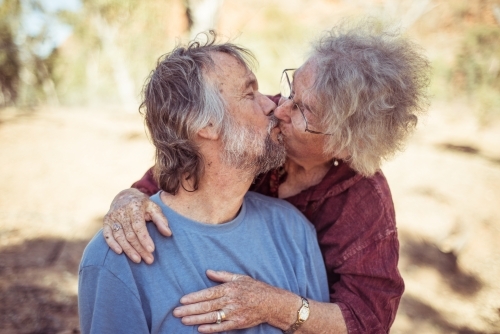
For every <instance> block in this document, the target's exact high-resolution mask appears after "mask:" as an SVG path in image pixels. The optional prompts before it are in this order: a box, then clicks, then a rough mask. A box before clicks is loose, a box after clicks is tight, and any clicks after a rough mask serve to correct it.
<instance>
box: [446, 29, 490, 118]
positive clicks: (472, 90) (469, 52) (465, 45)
mask: <svg viewBox="0 0 500 334" xmlns="http://www.w3.org/2000/svg"><path fill="white" fill-rule="evenodd" d="M451 82H452V85H453V88H454V90H455V91H456V92H457V93H458V94H463V93H466V94H467V96H469V98H471V99H474V100H476V101H477V102H478V103H479V116H480V118H481V120H482V121H483V122H485V121H487V120H488V118H489V116H492V115H493V114H499V115H500V27H498V26H486V25H480V26H476V27H473V28H471V29H470V30H469V31H468V32H467V34H466V36H465V38H464V40H463V42H462V45H461V48H460V50H459V53H458V54H457V57H456V63H455V66H454V67H453V68H452V71H451Z"/></svg>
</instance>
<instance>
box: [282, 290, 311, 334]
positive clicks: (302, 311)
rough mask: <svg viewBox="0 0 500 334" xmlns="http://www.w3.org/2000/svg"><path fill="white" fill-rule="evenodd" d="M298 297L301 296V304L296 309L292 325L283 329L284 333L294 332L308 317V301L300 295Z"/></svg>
mask: <svg viewBox="0 0 500 334" xmlns="http://www.w3.org/2000/svg"><path fill="white" fill-rule="evenodd" d="M300 298H302V306H301V307H300V308H299V310H298V311H297V321H295V323H294V324H293V325H292V327H290V328H288V329H287V330H286V331H283V333H285V334H292V333H294V332H295V331H296V330H297V329H299V327H300V326H301V325H302V324H303V323H304V322H305V321H306V320H307V319H308V318H309V311H310V310H309V302H308V301H307V299H305V298H304V297H302V296H301V297H300Z"/></svg>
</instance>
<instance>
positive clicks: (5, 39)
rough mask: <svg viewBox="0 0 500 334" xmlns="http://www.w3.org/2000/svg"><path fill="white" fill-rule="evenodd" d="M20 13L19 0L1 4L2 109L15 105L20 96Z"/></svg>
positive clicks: (9, 0)
mask: <svg viewBox="0 0 500 334" xmlns="http://www.w3.org/2000/svg"><path fill="white" fill-rule="evenodd" d="M19 13H20V3H19V0H4V1H3V2H1V3H0V94H1V95H0V107H4V106H7V105H10V104H14V103H15V102H16V100H17V96H18V87H19V76H20V71H21V63H20V59H19V50H18V48H17V45H16V43H15V41H14V39H15V32H14V29H15V28H16V22H15V21H14V20H13V19H12V18H13V17H15V16H18V15H19Z"/></svg>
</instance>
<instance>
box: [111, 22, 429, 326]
mask: <svg viewBox="0 0 500 334" xmlns="http://www.w3.org/2000/svg"><path fill="white" fill-rule="evenodd" d="M428 72H429V65H428V62H427V60H426V59H425V57H424V56H422V54H421V53H420V51H419V49H418V48H417V47H416V46H415V45H414V44H412V43H411V42H409V41H408V40H405V39H403V38H400V37H399V36H397V35H394V34H388V33H383V32H378V31H377V30H376V27H375V26H374V25H371V24H364V25H358V26H356V27H354V28H352V27H345V26H343V27H339V28H336V29H333V30H332V31H330V32H328V33H327V34H325V35H324V36H323V37H322V38H321V39H319V40H318V41H317V42H316V43H314V44H313V48H312V52H311V53H310V56H309V58H308V59H307V61H306V62H305V64H304V65H302V66H301V67H300V68H299V69H297V70H285V71H284V72H283V75H282V82H281V94H280V95H279V96H276V97H274V99H275V100H279V101H277V102H279V106H278V107H277V108H276V110H275V112H274V114H275V115H276V117H278V118H279V119H280V129H281V132H282V134H283V139H284V141H285V144H286V148H287V161H286V163H285V165H283V166H282V167H280V168H278V169H276V170H273V171H271V172H268V173H267V174H265V175H261V176H260V177H259V178H258V179H257V180H256V182H255V185H254V187H253V189H252V190H254V191H258V192H260V193H263V194H266V195H269V196H273V197H279V198H283V199H285V200H287V201H288V202H290V203H292V204H293V205H295V206H296V207H297V208H298V209H299V210H300V211H301V212H302V213H303V214H304V215H305V216H306V217H307V218H308V219H309V220H310V221H311V222H312V223H313V225H314V226H315V227H316V231H317V235H318V242H319V245H320V249H321V251H322V254H323V258H324V261H325V266H326V269H327V274H328V280H329V285H330V303H319V302H315V301H313V300H310V301H308V305H306V304H307V302H303V299H302V298H300V296H297V295H294V294H292V293H290V292H288V291H285V290H281V289H277V288H274V287H272V286H269V285H267V284H264V283H262V282H259V281H257V280H255V279H252V278H250V277H248V276H243V275H236V274H232V273H228V272H214V271H207V275H208V276H209V277H210V278H211V279H212V280H213V281H216V282H220V283H223V284H220V285H217V286H214V287H212V288H210V289H207V290H202V291H199V292H195V293H192V294H189V295H186V296H184V297H183V298H182V299H181V303H182V304H183V305H182V306H180V307H178V308H177V309H176V310H175V311H174V315H175V316H177V317H182V318H183V322H184V323H185V324H200V325H201V326H200V327H199V331H200V332H204V333H213V332H220V331H226V330H230V329H237V328H247V327H250V326H254V325H256V324H258V323H262V322H268V323H270V324H271V325H273V326H276V327H279V328H281V329H283V330H284V331H285V332H287V333H292V332H294V331H295V330H297V328H298V330H297V332H300V333H347V332H348V333H351V334H352V333H387V332H388V331H389V329H390V327H391V325H392V323H393V321H394V318H395V316H396V311H397V308H398V305H399V301H400V298H401V295H402V293H403V290H404V283H403V280H402V278H401V276H400V274H399V272H398V269H397V263H398V256H399V254H398V252H399V242H398V236H397V230H396V221H395V213H394V206H393V202H392V198H391V193H390V190H389V186H388V184H387V181H386V179H385V177H384V175H383V174H382V172H381V171H380V165H381V163H382V161H383V160H384V159H387V158H388V157H390V156H392V155H393V154H394V153H395V152H396V151H397V150H399V149H401V148H402V147H403V145H404V143H405V141H406V139H407V138H408V136H409V134H410V133H411V132H412V131H413V130H414V128H415V126H416V124H417V116H418V115H419V114H420V113H422V112H423V111H425V109H426V107H427V99H426V94H425V88H426V86H427V83H428ZM133 187H135V188H137V189H139V190H140V191H142V192H143V193H145V194H147V195H151V194H153V193H155V192H156V191H157V190H158V187H157V186H156V184H155V182H154V180H153V179H152V175H151V173H150V171H148V173H146V175H145V176H144V177H143V179H141V180H140V181H138V182H136V183H135V184H134V186H133ZM137 189H129V190H125V191H123V192H121V193H120V194H119V195H118V196H117V198H116V199H115V200H114V202H113V204H112V206H111V209H110V212H109V213H108V214H107V215H106V218H105V222H104V235H105V237H106V239H107V242H108V244H109V246H110V247H111V248H112V249H114V250H115V251H116V252H121V251H122V250H123V251H125V253H126V254H127V255H128V256H129V257H131V258H132V259H133V260H134V261H135V262H140V259H141V257H142V258H143V259H144V260H145V261H146V262H147V263H151V262H152V261H153V257H152V254H151V252H152V251H153V249H154V246H153V244H152V242H151V240H150V239H149V236H148V235H147V231H146V229H145V227H144V225H145V224H144V220H153V221H154V222H155V224H156V225H157V227H158V228H159V229H160V231H161V232H162V233H163V234H164V235H170V234H171V232H170V230H169V229H168V226H167V223H166V221H165V220H164V218H163V217H161V215H160V214H159V213H158V212H159V210H158V209H157V208H156V207H155V206H154V205H153V204H152V203H151V202H150V201H149V199H148V198H147V196H146V195H144V194H143V193H141V192H139V191H137ZM122 226H123V228H122ZM263 256H265V254H263ZM222 269H223V268H222ZM219 310H222V311H223V312H224V314H225V316H226V317H225V321H223V322H222V323H220V324H215V323H214V322H216V319H217V314H218V311H219ZM306 320H307V321H306Z"/></svg>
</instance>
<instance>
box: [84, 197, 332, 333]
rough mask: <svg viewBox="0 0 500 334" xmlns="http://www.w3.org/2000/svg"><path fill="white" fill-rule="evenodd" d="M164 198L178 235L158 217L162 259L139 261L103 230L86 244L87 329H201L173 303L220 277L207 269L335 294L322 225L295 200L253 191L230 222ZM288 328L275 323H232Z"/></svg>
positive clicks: (325, 297) (324, 298)
mask: <svg viewBox="0 0 500 334" xmlns="http://www.w3.org/2000/svg"><path fill="white" fill-rule="evenodd" d="M151 199H152V200H153V202H155V203H157V204H158V205H160V207H161V208H162V210H163V213H164V214H165V216H166V217H167V219H168V221H169V226H170V228H171V229H172V232H173V235H172V237H170V238H166V237H163V236H162V235H161V234H160V233H159V232H158V231H157V229H156V227H155V226H153V225H152V224H148V231H149V233H150V234H151V238H152V239H153V241H154V243H155V246H156V248H155V251H154V257H155V261H154V263H153V264H151V265H147V264H145V263H143V262H142V263H140V264H136V263H133V262H132V261H130V260H129V259H128V258H127V257H126V256H124V255H117V254H115V253H114V252H113V251H112V250H110V249H109V247H108V246H107V244H106V243H105V241H104V238H103V236H102V231H100V232H98V233H97V235H96V236H95V237H94V238H93V239H92V240H91V241H90V243H89V245H88V246H87V247H86V249H85V251H84V253H83V258H82V262H81V264H80V275H79V287H78V290H79V298H78V306H79V313H80V324H81V331H82V333H99V334H104V333H113V334H115V333H198V331H197V326H186V325H183V324H182V323H181V320H180V319H179V318H176V317H174V316H173V314H172V311H173V309H174V308H175V307H177V306H180V305H181V304H180V303H179V300H180V298H181V297H182V296H184V295H186V294H188V293H191V292H194V291H199V290H202V289H205V288H208V287H212V286H215V285H217V284H218V283H215V282H212V281H211V280H209V279H208V278H207V276H206V273H205V272H206V270H207V269H213V270H226V271H230V272H234V273H239V274H244V275H248V276H250V277H252V278H255V279H257V280H260V281H263V282H266V283H268V284H270V285H273V286H275V287H279V288H282V289H285V290H289V291H291V292H293V293H296V294H298V295H301V296H304V297H306V298H310V299H313V300H317V301H321V302H328V301H329V294H328V284H327V278H326V272H325V266H324V263H323V258H322V256H321V253H320V250H319V247H318V242H317V240H316V231H315V229H314V227H313V226H312V224H311V223H309V222H308V221H307V219H306V218H305V217H304V216H303V215H302V214H301V213H300V212H299V211H298V210H297V209H296V208H295V207H293V206H292V205H291V204H289V203H287V202H285V201H283V200H279V199H274V198H269V197H265V196H263V195H260V194H256V193H253V192H248V193H247V194H246V195H245V198H244V201H243V205H242V207H241V210H240V213H239V214H238V216H237V217H236V218H235V219H234V220H232V221H230V222H228V223H225V224H219V225H210V224H203V223H199V222H196V221H193V220H190V219H188V218H186V217H184V216H181V215H180V214H178V213H177V212H175V211H173V210H172V209H170V208H169V207H167V206H166V205H165V204H163V202H162V201H161V199H160V196H159V193H157V194H156V195H153V196H152V197H151ZM233 332H235V333H236V332H238V333H281V330H279V329H277V328H274V327H271V326H269V325H268V324H261V325H259V326H256V327H253V328H248V329H243V330H238V331H231V333H233Z"/></svg>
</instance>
